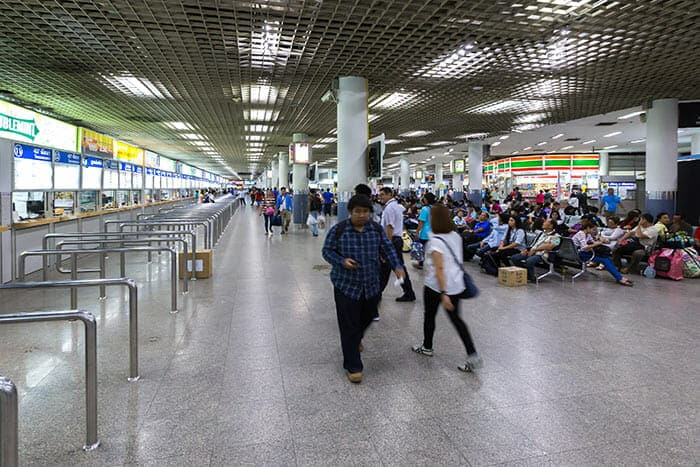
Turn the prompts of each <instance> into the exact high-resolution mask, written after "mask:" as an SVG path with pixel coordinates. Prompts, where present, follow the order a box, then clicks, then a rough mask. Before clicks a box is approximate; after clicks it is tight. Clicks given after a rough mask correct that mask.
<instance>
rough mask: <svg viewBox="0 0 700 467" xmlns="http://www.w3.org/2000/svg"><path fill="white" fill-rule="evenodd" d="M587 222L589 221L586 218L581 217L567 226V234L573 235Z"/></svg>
mask: <svg viewBox="0 0 700 467" xmlns="http://www.w3.org/2000/svg"><path fill="white" fill-rule="evenodd" d="M588 224H590V221H589V220H588V219H587V218H585V217H582V218H581V219H580V220H579V221H578V222H576V223H575V224H574V225H572V226H571V227H569V236H571V237H573V236H574V235H575V234H576V232H578V231H579V230H582V229H583V228H584V227H585V226H587V225H588Z"/></svg>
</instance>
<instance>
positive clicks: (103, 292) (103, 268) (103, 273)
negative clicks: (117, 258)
mask: <svg viewBox="0 0 700 467" xmlns="http://www.w3.org/2000/svg"><path fill="white" fill-rule="evenodd" d="M102 248H104V244H103V245H102ZM105 257H106V255H105V253H104V252H102V253H100V279H104V278H106V277H107V260H106V259H105ZM106 298H107V287H105V285H104V284H102V285H100V297H99V299H100V300H105V299H106Z"/></svg>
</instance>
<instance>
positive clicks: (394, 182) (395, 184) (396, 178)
mask: <svg viewBox="0 0 700 467" xmlns="http://www.w3.org/2000/svg"><path fill="white" fill-rule="evenodd" d="M391 184H392V186H393V188H394V191H396V192H398V190H399V174H397V173H396V172H394V173H392V174H391Z"/></svg>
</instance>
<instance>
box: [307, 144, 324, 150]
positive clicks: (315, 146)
mask: <svg viewBox="0 0 700 467" xmlns="http://www.w3.org/2000/svg"><path fill="white" fill-rule="evenodd" d="M327 146H328V145H327V144H314V145H312V146H311V147H312V148H316V149H321V148H325V147H327Z"/></svg>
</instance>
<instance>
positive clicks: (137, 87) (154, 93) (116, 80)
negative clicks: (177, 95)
mask: <svg viewBox="0 0 700 467" xmlns="http://www.w3.org/2000/svg"><path fill="white" fill-rule="evenodd" d="M101 76H102V78H103V79H104V80H105V81H107V83H109V84H110V87H112V88H114V89H115V90H117V91H119V92H121V93H122V94H126V95H131V96H135V97H147V98H157V99H166V98H168V99H172V98H173V96H172V94H170V92H169V91H168V90H167V89H166V88H165V86H163V85H162V84H161V83H152V82H151V81H149V80H148V79H146V78H137V77H135V76H129V75H123V76H110V75H101Z"/></svg>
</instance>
